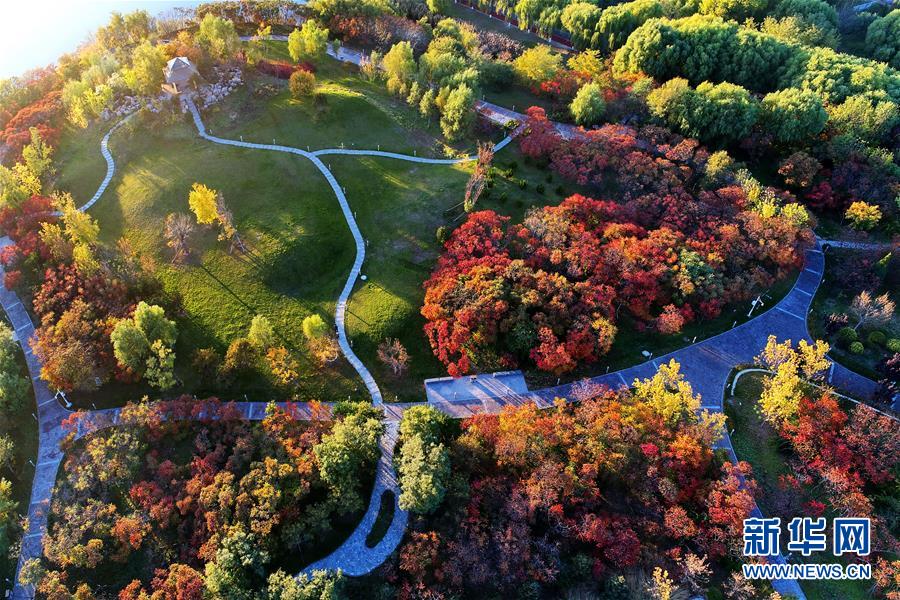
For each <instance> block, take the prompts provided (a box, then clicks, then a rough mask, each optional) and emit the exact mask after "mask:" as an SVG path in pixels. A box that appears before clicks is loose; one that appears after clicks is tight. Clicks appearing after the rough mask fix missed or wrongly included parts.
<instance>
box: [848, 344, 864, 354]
mask: <svg viewBox="0 0 900 600" xmlns="http://www.w3.org/2000/svg"><path fill="white" fill-rule="evenodd" d="M865 350H866V348H865V346H863V345H862V342H853V343H852V344H850V352H852V353H853V354H862V353H863V352H865Z"/></svg>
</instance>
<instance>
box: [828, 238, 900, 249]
mask: <svg viewBox="0 0 900 600" xmlns="http://www.w3.org/2000/svg"><path fill="white" fill-rule="evenodd" d="M821 243H822V247H823V248H826V249H827V248H840V249H842V250H894V249H896V248H898V247H900V242H854V241H852V240H821Z"/></svg>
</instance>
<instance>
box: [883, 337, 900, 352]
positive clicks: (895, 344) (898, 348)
mask: <svg viewBox="0 0 900 600" xmlns="http://www.w3.org/2000/svg"><path fill="white" fill-rule="evenodd" d="M885 347H886V348H887V349H888V350H890V351H891V352H900V339H897V338H891V339H889V340H888V341H887V342H886V343H885Z"/></svg>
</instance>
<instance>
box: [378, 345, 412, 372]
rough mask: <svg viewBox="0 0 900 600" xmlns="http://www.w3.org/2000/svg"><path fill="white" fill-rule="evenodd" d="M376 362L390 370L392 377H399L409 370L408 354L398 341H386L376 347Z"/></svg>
mask: <svg viewBox="0 0 900 600" xmlns="http://www.w3.org/2000/svg"><path fill="white" fill-rule="evenodd" d="M378 360H380V361H381V362H382V363H383V364H384V365H385V366H386V367H388V368H389V369H390V370H391V373H392V374H393V375H394V377H401V376H403V374H404V373H406V370H407V369H408V368H409V353H408V352H407V351H406V348H404V347H403V344H401V343H400V340H398V339H396V338H394V339H386V340H384V341H383V342H381V343H380V344H379V345H378Z"/></svg>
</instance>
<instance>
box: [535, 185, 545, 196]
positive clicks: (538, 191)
mask: <svg viewBox="0 0 900 600" xmlns="http://www.w3.org/2000/svg"><path fill="white" fill-rule="evenodd" d="M534 189H535V191H536V192H537V193H538V194H543V193H544V184H543V183H539V184H537V187H535V188H534Z"/></svg>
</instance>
